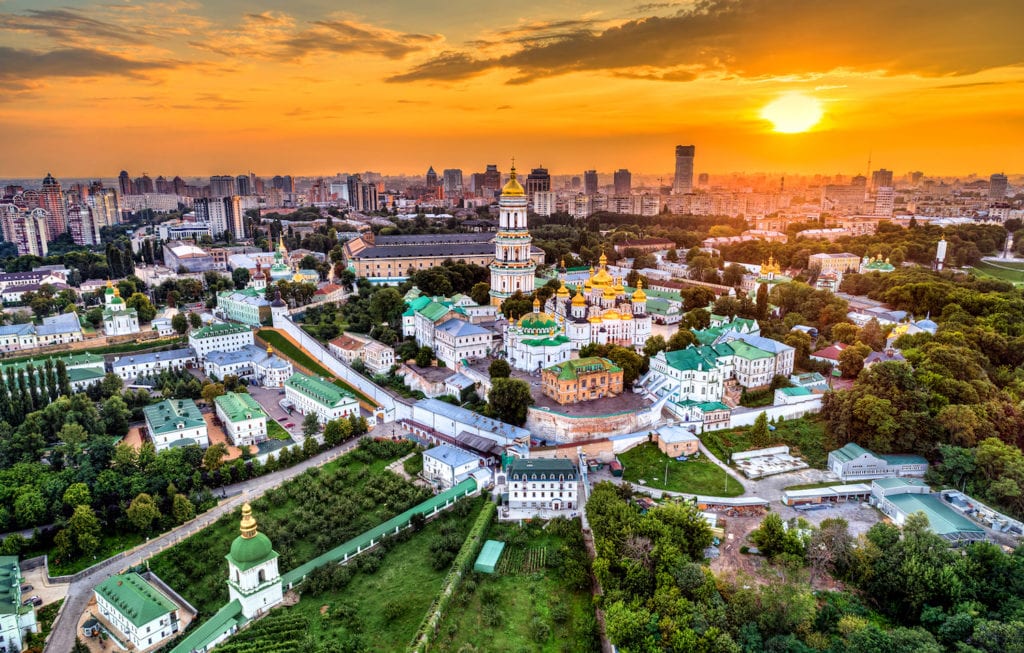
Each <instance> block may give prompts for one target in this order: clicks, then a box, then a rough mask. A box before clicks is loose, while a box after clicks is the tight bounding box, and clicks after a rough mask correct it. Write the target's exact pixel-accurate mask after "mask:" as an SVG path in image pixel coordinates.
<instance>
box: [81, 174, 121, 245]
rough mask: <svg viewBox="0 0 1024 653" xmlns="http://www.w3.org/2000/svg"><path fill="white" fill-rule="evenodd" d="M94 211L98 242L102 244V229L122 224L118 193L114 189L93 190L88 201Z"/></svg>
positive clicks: (93, 222) (93, 218) (94, 225)
mask: <svg viewBox="0 0 1024 653" xmlns="http://www.w3.org/2000/svg"><path fill="white" fill-rule="evenodd" d="M86 202H87V203H88V205H89V208H90V209H92V224H93V230H94V234H95V238H96V241H95V242H97V243H98V242H100V229H102V228H103V227H112V226H114V225H116V224H119V223H120V222H121V210H120V207H119V206H118V202H117V193H115V192H114V189H113V188H102V187H101V188H93V189H92V191H91V192H90V193H89V198H88V199H87V200H86Z"/></svg>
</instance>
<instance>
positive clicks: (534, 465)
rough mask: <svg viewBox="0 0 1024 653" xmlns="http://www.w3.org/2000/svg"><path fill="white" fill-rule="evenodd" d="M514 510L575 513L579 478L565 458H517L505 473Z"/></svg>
mask: <svg viewBox="0 0 1024 653" xmlns="http://www.w3.org/2000/svg"><path fill="white" fill-rule="evenodd" d="M505 475H506V482H507V486H506V487H507V489H508V506H509V508H512V509H513V510H516V509H519V510H524V509H525V510H536V511H537V512H539V513H558V512H567V511H572V510H577V509H578V507H579V506H578V504H577V501H576V497H577V491H578V488H579V474H578V472H577V470H576V466H575V465H573V463H572V461H570V460H567V459H565V458H540V459H533V458H517V459H515V460H513V461H512V462H511V463H510V464H509V466H508V469H507V470H506V471H505Z"/></svg>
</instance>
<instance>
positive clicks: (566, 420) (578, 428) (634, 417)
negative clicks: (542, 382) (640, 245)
mask: <svg viewBox="0 0 1024 653" xmlns="http://www.w3.org/2000/svg"><path fill="white" fill-rule="evenodd" d="M660 420H661V407H660V404H656V405H654V406H652V407H650V408H647V409H645V410H640V411H632V412H624V413H615V414H612V415H588V416H581V417H576V416H572V415H563V414H561V413H556V412H554V411H552V410H544V409H540V408H536V407H533V406H531V407H530V408H529V410H527V412H526V424H525V425H524V426H525V428H526V429H528V430H529V431H530V433H532V434H533V435H534V436H535V437H540V438H543V439H545V440H552V441H554V442H558V443H573V442H584V441H587V440H597V439H600V438H607V437H610V436H613V435H620V434H622V433H633V432H636V431H642V430H644V429H648V428H652V427H654V426H655V425H656V424H657V423H658V422H659V421H660Z"/></svg>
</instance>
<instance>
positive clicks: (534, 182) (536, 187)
mask: <svg viewBox="0 0 1024 653" xmlns="http://www.w3.org/2000/svg"><path fill="white" fill-rule="evenodd" d="M548 190H551V175H549V174H548V169H547V168H534V169H533V170H531V171H530V174H528V175H527V176H526V196H527V197H533V194H534V193H540V192H543V191H548Z"/></svg>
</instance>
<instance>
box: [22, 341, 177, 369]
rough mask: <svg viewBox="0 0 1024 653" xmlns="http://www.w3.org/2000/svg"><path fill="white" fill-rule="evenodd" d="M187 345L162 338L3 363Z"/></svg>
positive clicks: (28, 357) (123, 352)
mask: <svg viewBox="0 0 1024 653" xmlns="http://www.w3.org/2000/svg"><path fill="white" fill-rule="evenodd" d="M185 343H186V340H185V339H184V338H160V339H157V340H146V341H145V342H126V343H123V344H120V345H110V346H109V347H89V348H88V349H74V350H65V351H55V352H50V353H48V354H39V353H37V354H33V355H30V356H18V357H17V358H3V362H4V364H5V365H6V364H7V363H17V362H20V361H26V360H29V359H32V358H42V357H48V356H71V355H76V354H84V353H86V352H88V353H90V354H97V355H100V356H102V355H103V354H126V353H129V352H140V351H157V350H161V349H171V348H175V347H182V346H185Z"/></svg>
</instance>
